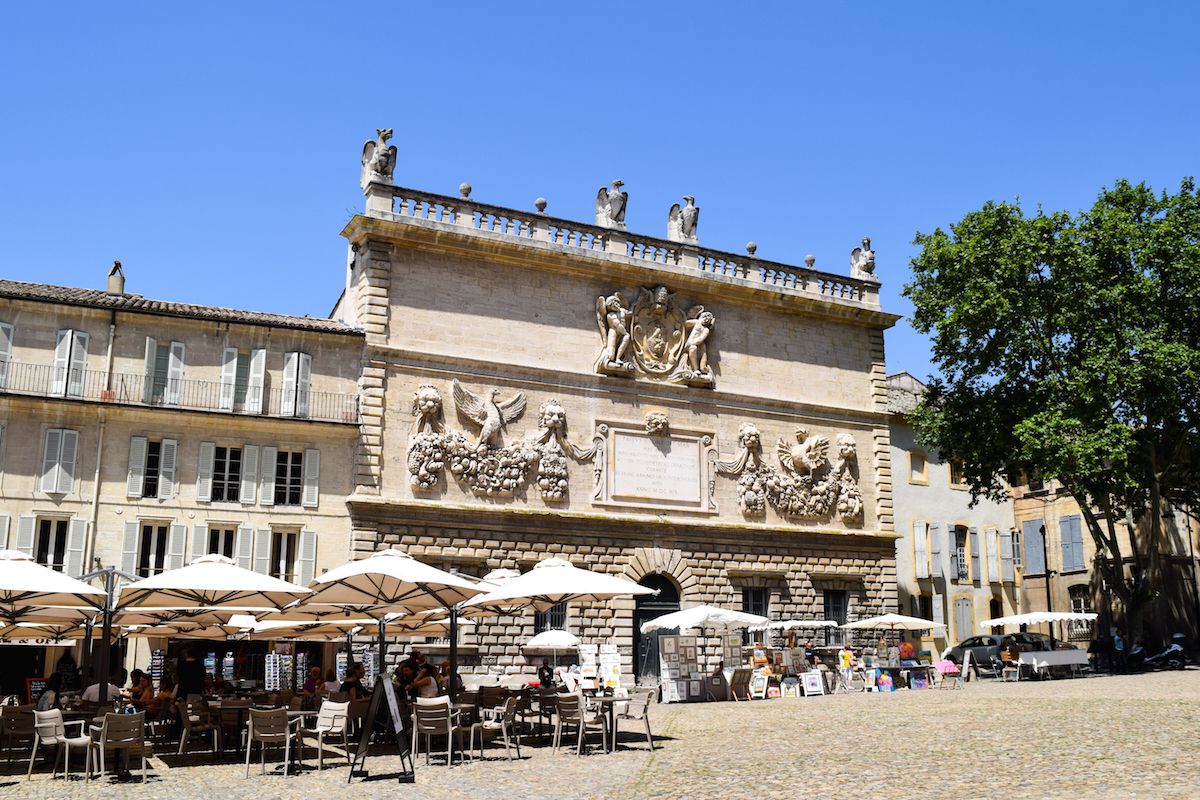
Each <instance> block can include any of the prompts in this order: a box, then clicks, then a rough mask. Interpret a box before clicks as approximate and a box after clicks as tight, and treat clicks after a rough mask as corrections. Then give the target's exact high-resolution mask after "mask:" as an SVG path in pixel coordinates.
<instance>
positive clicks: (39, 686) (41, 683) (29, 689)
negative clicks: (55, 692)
mask: <svg viewBox="0 0 1200 800" xmlns="http://www.w3.org/2000/svg"><path fill="white" fill-rule="evenodd" d="M44 691H46V679H45V678H26V679H25V696H26V697H27V698H29V699H28V700H26V701H25V702H27V703H36V702H37V700H38V698H39V697H41V696H42V692H44Z"/></svg>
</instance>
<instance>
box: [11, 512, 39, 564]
mask: <svg viewBox="0 0 1200 800" xmlns="http://www.w3.org/2000/svg"><path fill="white" fill-rule="evenodd" d="M36 526H37V517H35V516H34V515H33V514H22V515H21V516H19V517H17V546H16V549H17V550H19V551H21V552H22V553H24V554H25V555H27V556H32V555H33V533H34V528H35V527H36Z"/></svg>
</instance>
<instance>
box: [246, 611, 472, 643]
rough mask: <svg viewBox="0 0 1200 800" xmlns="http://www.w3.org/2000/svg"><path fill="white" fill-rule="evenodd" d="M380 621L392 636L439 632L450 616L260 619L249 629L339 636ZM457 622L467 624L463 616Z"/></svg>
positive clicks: (271, 634)
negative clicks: (301, 619) (306, 619)
mask: <svg viewBox="0 0 1200 800" xmlns="http://www.w3.org/2000/svg"><path fill="white" fill-rule="evenodd" d="M380 622H382V623H383V629H384V633H385V634H386V635H391V636H440V635H444V634H445V633H446V631H447V630H448V629H449V627H450V620H449V619H442V620H429V619H423V618H420V617H414V616H407V617H397V618H395V619H391V620H389V619H384V620H377V619H358V620H336V621H328V622H287V621H280V622H260V623H259V624H258V625H256V626H255V627H254V629H253V630H252V631H251V634H250V636H251V638H256V639H304V638H317V639H339V638H341V637H343V636H345V635H347V634H351V635H353V634H357V633H359V632H360V631H371V630H375V629H376V628H377V627H378V626H379V624H380ZM459 624H460V625H470V624H472V623H471V622H469V621H467V620H463V621H461V622H460V623H459Z"/></svg>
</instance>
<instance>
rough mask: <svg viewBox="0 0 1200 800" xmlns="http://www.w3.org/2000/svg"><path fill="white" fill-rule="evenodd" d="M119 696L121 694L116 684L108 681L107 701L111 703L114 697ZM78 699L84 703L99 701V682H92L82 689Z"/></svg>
mask: <svg viewBox="0 0 1200 800" xmlns="http://www.w3.org/2000/svg"><path fill="white" fill-rule="evenodd" d="M113 677H114V678H116V675H114V676H113ZM120 696H121V690H120V689H118V688H117V687H116V686H114V685H113V684H112V683H109V684H108V692H107V694H106V697H107V698H108V702H110V703H111V702H112V701H113V700H115V699H116V698H118V697H120ZM80 699H81V700H83V702H85V703H99V702H100V684H99V683H93V684H92V685H91V686H89V687H87V688H86V689H84V690H83V695H82V696H81V697H80Z"/></svg>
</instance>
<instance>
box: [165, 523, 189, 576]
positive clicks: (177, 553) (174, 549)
mask: <svg viewBox="0 0 1200 800" xmlns="http://www.w3.org/2000/svg"><path fill="white" fill-rule="evenodd" d="M186 546H187V525H172V526H171V530H170V531H169V532H168V533H167V557H166V565H167V569H179V568H180V567H182V566H183V554H184V549H185V547H186Z"/></svg>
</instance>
